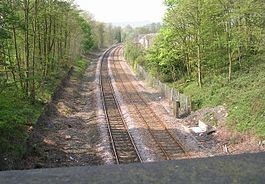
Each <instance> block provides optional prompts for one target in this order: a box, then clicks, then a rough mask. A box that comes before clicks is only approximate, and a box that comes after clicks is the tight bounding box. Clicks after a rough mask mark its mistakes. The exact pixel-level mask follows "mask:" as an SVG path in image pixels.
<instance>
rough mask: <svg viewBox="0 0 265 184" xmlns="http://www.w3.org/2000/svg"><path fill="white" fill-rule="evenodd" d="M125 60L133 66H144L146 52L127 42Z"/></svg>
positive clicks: (138, 46)
mask: <svg viewBox="0 0 265 184" xmlns="http://www.w3.org/2000/svg"><path fill="white" fill-rule="evenodd" d="M124 53H125V58H126V59H127V61H129V62H130V64H131V65H132V66H135V65H136V64H140V65H143V63H144V60H145V58H144V51H143V49H142V48H141V46H140V45H138V44H135V43H133V42H132V41H127V42H126V44H125V50H124Z"/></svg>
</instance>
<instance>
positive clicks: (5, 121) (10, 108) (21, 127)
mask: <svg viewBox="0 0 265 184" xmlns="http://www.w3.org/2000/svg"><path fill="white" fill-rule="evenodd" d="M42 106H43V105H42V104H41V103H37V102H36V103H35V104H34V105H33V104H31V103H30V102H29V101H28V100H27V99H25V98H23V94H18V93H17V92H15V89H12V88H9V92H4V93H2V94H1V96H0V142H1V144H0V156H1V158H4V157H8V158H15V159H20V158H21V157H22V155H23V154H24V152H25V144H26V139H27V137H28V129H29V127H30V126H32V125H33V124H34V123H35V121H36V120H37V118H38V117H39V115H40V113H41V111H42Z"/></svg>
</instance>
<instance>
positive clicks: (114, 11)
mask: <svg viewBox="0 0 265 184" xmlns="http://www.w3.org/2000/svg"><path fill="white" fill-rule="evenodd" d="M163 2H164V0H75V3H76V4H77V5H79V7H80V9H82V10H86V11H88V12H90V13H91V14H92V15H93V17H94V19H96V20H97V21H101V22H105V23H119V22H142V21H149V22H161V21H162V18H163V15H164V12H165V7H164V5H163Z"/></svg>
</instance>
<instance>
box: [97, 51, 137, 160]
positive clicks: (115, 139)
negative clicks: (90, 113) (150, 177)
mask: <svg viewBox="0 0 265 184" xmlns="http://www.w3.org/2000/svg"><path fill="white" fill-rule="evenodd" d="M112 50H113V48H110V49H109V50H107V51H106V52H105V53H104V54H103V56H102V58H101V60H100V62H101V69H100V88H101V97H102V100H103V109H104V112H105V117H106V121H107V125H108V131H109V137H110V142H111V145H112V150H113V155H114V157H115V160H116V163H117V164H127V163H133V162H141V161H142V160H141V157H140V155H139V152H138V150H137V148H136V146H135V144H134V141H133V139H132V137H131V135H130V133H129V132H128V128H127V125H126V123H125V121H124V118H123V115H122V113H121V109H120V106H119V103H118V101H117V99H116V96H115V92H114V89H113V86H112V83H111V78H110V76H109V70H108V59H109V57H110V53H111V52H112Z"/></svg>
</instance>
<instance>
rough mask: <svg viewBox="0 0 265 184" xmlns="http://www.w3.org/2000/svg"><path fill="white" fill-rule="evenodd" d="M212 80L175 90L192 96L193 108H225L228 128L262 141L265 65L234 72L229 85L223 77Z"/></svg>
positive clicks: (190, 83)
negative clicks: (200, 85)
mask: <svg viewBox="0 0 265 184" xmlns="http://www.w3.org/2000/svg"><path fill="white" fill-rule="evenodd" d="M209 80H210V79H209ZM211 81H215V82H213V83H211V82H207V83H206V84H205V85H204V86H203V88H202V89H200V88H199V87H198V86H197V84H196V82H189V83H186V84H184V85H183V84H182V85H177V88H178V89H181V91H182V92H183V93H184V94H187V95H190V96H191V97H192V100H193V103H192V105H193V108H194V109H199V108H203V107H213V106H217V105H225V106H226V107H227V109H228V114H229V115H228V122H227V125H228V126H229V127H230V128H232V129H234V130H237V131H239V132H250V133H254V134H255V135H257V136H259V137H263V138H265V63H261V64H259V65H257V66H253V67H252V68H250V69H249V70H248V71H245V72H240V73H235V74H234V79H233V81H232V82H230V83H228V82H227V83H224V81H225V79H224V78H223V77H216V78H215V79H214V80H211Z"/></svg>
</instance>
